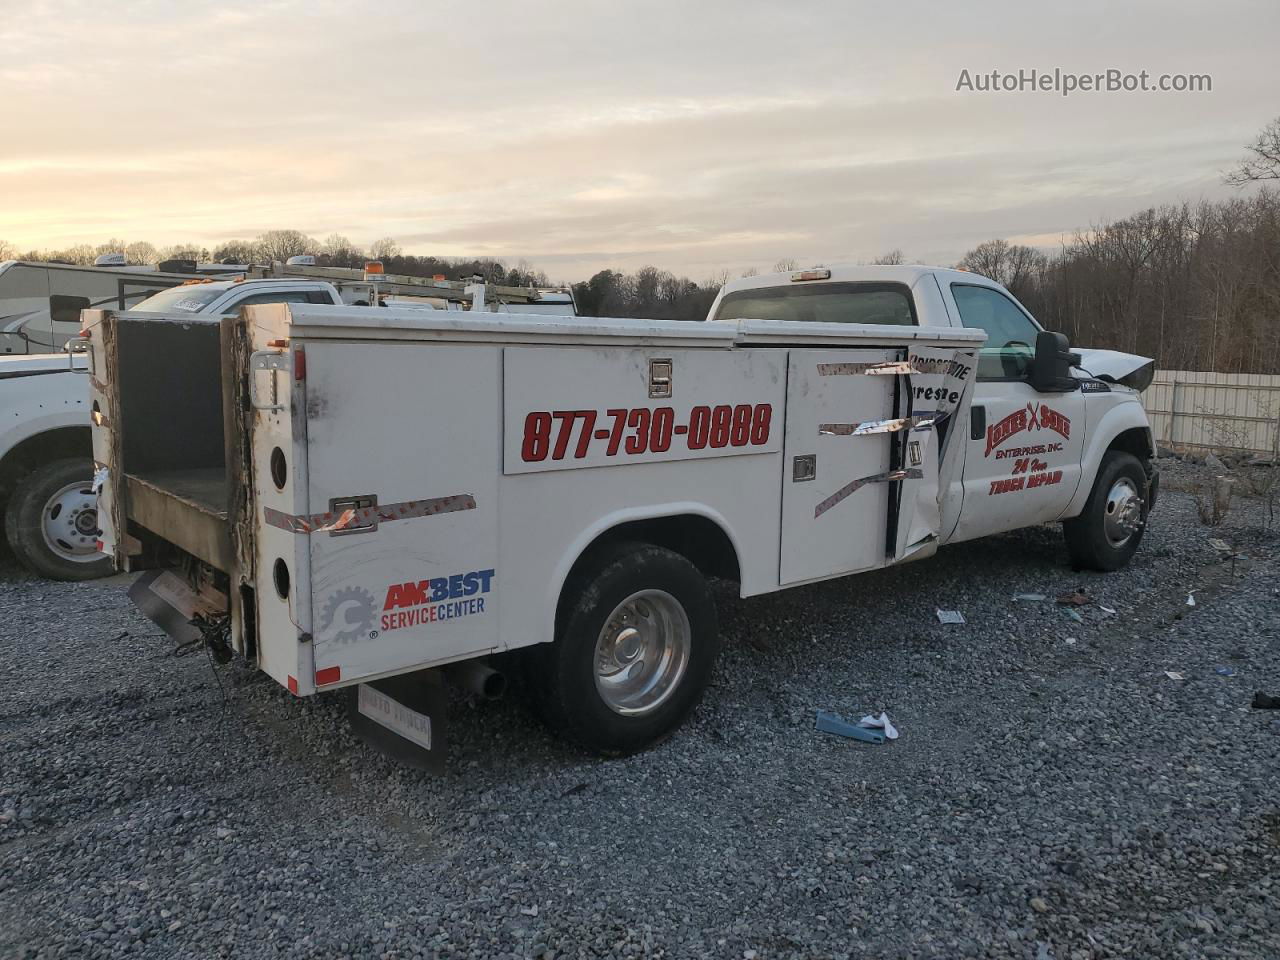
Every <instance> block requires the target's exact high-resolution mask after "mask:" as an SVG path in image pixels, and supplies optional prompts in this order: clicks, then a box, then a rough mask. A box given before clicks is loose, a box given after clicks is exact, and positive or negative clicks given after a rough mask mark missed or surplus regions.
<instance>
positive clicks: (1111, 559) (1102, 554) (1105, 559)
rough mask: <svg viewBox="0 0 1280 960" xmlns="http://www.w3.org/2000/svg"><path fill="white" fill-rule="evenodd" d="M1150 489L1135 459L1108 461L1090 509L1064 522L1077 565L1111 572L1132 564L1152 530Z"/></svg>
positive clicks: (1113, 455)
mask: <svg viewBox="0 0 1280 960" xmlns="http://www.w3.org/2000/svg"><path fill="white" fill-rule="evenodd" d="M1147 488H1148V480H1147V473H1146V471H1145V470H1143V469H1142V464H1141V463H1139V462H1138V458H1137V457H1135V456H1134V455H1133V454H1131V453H1124V452H1122V451H1120V450H1112V451H1110V452H1108V453H1107V454H1106V455H1104V456H1103V458H1102V463H1101V464H1100V465H1099V466H1098V475H1097V477H1096V478H1095V479H1094V481H1093V489H1092V490H1091V491H1090V492H1089V499H1088V500H1087V501H1086V502H1085V505H1084V510H1082V511H1081V512H1080V515H1079V516H1078V517H1072V518H1071V519H1070V520H1065V521H1063V523H1062V533H1063V536H1064V537H1065V538H1066V541H1067V552H1068V553H1070V555H1071V563H1072V565H1073V566H1075V567H1078V568H1081V569H1085V570H1103V571H1111V570H1119V569H1120V568H1121V567H1123V566H1124V565H1125V564H1127V563H1128V562H1129V558H1130V557H1132V556H1133V554H1134V551H1136V550H1137V549H1138V544H1139V543H1141V542H1142V534H1143V531H1144V530H1145V529H1146V525H1147V501H1148V496H1147Z"/></svg>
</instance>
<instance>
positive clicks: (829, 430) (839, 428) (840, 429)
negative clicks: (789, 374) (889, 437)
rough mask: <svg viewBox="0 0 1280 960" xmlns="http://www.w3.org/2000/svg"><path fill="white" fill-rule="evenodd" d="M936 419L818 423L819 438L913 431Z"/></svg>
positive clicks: (931, 423) (929, 417) (908, 418)
mask: <svg viewBox="0 0 1280 960" xmlns="http://www.w3.org/2000/svg"><path fill="white" fill-rule="evenodd" d="M936 420H937V418H936V417H933V416H928V417H898V418H897V419H895V420H864V421H863V422H862V423H820V424H818V436H820V437H824V436H825V437H863V436H866V435H867V434H869V433H896V432H897V431H899V430H915V429H917V428H919V427H931V426H933V425H934V423H935V422H936Z"/></svg>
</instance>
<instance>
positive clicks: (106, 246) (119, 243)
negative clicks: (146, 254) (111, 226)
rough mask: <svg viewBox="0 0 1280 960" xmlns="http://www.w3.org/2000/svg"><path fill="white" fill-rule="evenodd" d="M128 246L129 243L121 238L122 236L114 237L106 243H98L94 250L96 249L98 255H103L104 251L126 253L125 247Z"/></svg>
mask: <svg viewBox="0 0 1280 960" xmlns="http://www.w3.org/2000/svg"><path fill="white" fill-rule="evenodd" d="M128 246H129V244H127V243H126V242H125V241H123V240H121V239H120V238H118V237H112V238H111V239H110V240H108V241H107V242H106V243H100V244H98V245H97V246H96V247H94V250H95V251H96V254H95V255H96V256H102V254H104V253H124V252H125V248H126V247H128Z"/></svg>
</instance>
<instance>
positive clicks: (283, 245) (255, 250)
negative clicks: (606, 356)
mask: <svg viewBox="0 0 1280 960" xmlns="http://www.w3.org/2000/svg"><path fill="white" fill-rule="evenodd" d="M104 253H123V254H124V256H125V260H126V261H128V263H129V264H130V265H133V266H148V265H154V264H157V263H160V262H162V261H164V260H195V261H197V262H199V263H208V262H214V263H271V262H272V261H275V260H279V261H280V262H282V263H283V262H284V261H286V260H288V259H289V258H290V257H294V256H300V255H310V256H314V257H315V258H316V263H317V264H318V265H319V266H322V267H356V268H358V267H362V266H363V265H364V264H365V262H366V261H367V260H371V259H372V260H381V261H382V263H383V266H384V268H385V269H386V272H387V273H398V274H405V275H408V276H414V277H433V276H444V277H445V278H446V279H449V280H468V279H470V278H472V277H477V276H478V277H481V278H482V279H483V280H485V282H487V283H501V284H506V285H509V286H515V287H524V286H528V285H530V284H533V285H534V286H539V287H545V286H548V281H547V275H546V274H545V273H544V272H543V271H541V270H534V269H533V268H532V267H530V266H529V265H528V264H527V263H525V262H523V261H522V262H520V263H518V264H517V265H516V266H514V267H511V266H508V265H507V264H505V263H503V262H502V261H501V260H494V259H491V258H473V259H466V258H453V257H431V256H415V255H413V254H406V253H403V252H402V251H401V249H400V244H399V243H397V242H396V241H395V240H394V239H393V238H391V237H385V238H383V239H381V240H378V241H377V242H375V243H374V244H372V245H371V246H370V247H369V248H368V249H367V250H366V249H365V248H363V247H360V246H358V245H356V244H354V243H352V242H351V241H350V240H348V239H347V238H346V237H344V236H342V235H341V234H337V233H335V234H331V235H330V236H329V237H327V238H326V239H324V240H317V239H316V238H315V237H310V236H307V235H306V234H305V233H303V232H301V231H300V230H268V231H266V232H265V233H262V234H260V235H259V236H258V237H257V238H255V239H253V240H228V241H226V242H224V243H221V244H218V245H217V246H215V247H213V248H209V247H207V246H203V245H201V244H197V243H179V244H172V245H170V246H167V247H156V246H155V245H153V244H151V243H148V242H147V241H145V240H141V241H132V242H131V241H127V240H121V239H118V238H115V239H111V240H108V241H107V242H105V243H100V244H97V245H96V246H95V245H93V244H88V243H83V244H79V245H77V246H74V247H67V248H64V249H61V250H27V251H20V250H19V249H18V248H17V247H15V246H14V245H13V244H10V243H5V242H4V241H3V240H0V260H34V261H41V262H45V263H53V262H56V263H75V264H91V263H93V261H94V260H95V259H96V258H97V257H99V256H101V255H102V254H104Z"/></svg>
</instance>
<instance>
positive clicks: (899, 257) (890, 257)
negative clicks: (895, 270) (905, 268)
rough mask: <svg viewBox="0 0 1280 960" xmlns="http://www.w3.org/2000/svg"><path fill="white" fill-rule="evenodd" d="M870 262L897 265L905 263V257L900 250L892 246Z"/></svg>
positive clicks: (879, 264)
mask: <svg viewBox="0 0 1280 960" xmlns="http://www.w3.org/2000/svg"><path fill="white" fill-rule="evenodd" d="M871 262H872V263H873V264H875V265H876V266H897V265H898V264H902V263H906V262H907V258H906V256H905V255H904V254H903V252H902V251H901V250H899V249H898V248H897V247H894V248H893V249H892V250H890V251H889V252H888V253H882V254H880V256H878V257H876V258H875V259H874V260H872V261H871Z"/></svg>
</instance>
